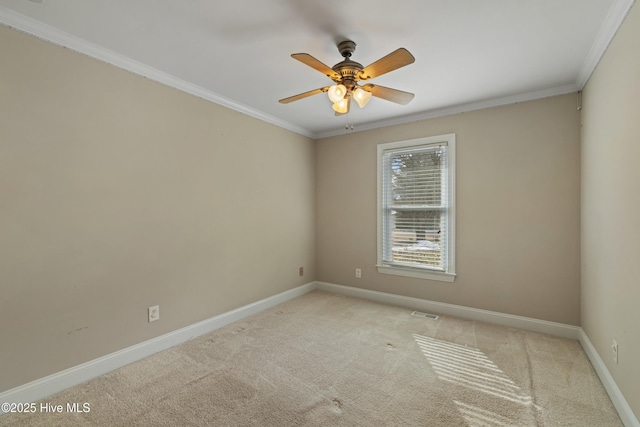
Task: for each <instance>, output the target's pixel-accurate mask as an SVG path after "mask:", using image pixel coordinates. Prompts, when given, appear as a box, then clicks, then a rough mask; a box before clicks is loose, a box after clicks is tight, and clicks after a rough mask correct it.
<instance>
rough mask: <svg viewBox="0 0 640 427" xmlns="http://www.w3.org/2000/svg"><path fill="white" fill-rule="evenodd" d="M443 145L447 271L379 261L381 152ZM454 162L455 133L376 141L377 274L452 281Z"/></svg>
mask: <svg viewBox="0 0 640 427" xmlns="http://www.w3.org/2000/svg"><path fill="white" fill-rule="evenodd" d="M442 143H446V144H447V162H448V163H447V173H448V176H447V185H448V188H447V190H448V191H447V194H448V196H449V200H448V202H449V203H448V206H449V207H448V211H447V212H448V216H447V219H448V222H447V224H448V230H447V231H448V235H447V239H446V241H447V244H448V248H447V255H448V258H447V271H437V270H432V269H428V268H420V267H409V266H405V265H397V264H390V263H386V262H384V261H383V238H384V236H383V221H384V206H383V205H382V204H383V194H382V192H383V188H384V186H383V182H382V180H383V154H384V153H385V152H387V151H394V150H406V149H407V148H417V147H421V146H426V145H436V144H442ZM455 165H456V135H455V134H453V133H452V134H446V135H438V136H432V137H427V138H418V139H411V140H407V141H398V142H390V143H385V144H378V179H377V182H378V202H377V206H378V231H377V234H378V260H377V264H376V267H377V269H378V272H379V273H384V274H395V275H399V276H408V277H414V278H420V279H430V280H439V281H443V282H453V281H454V280H455V277H456V272H455V271H456V269H455V241H456V234H455V230H456V222H455V219H456V214H455V212H456V210H455V202H456V195H455V189H456V183H455V177H456V173H455Z"/></svg>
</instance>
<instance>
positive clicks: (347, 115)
mask: <svg viewBox="0 0 640 427" xmlns="http://www.w3.org/2000/svg"><path fill="white" fill-rule="evenodd" d="M345 116H346V119H347V124H346V125H344V128H345V129H346V130H353V123H351V124H349V112H347V114H345Z"/></svg>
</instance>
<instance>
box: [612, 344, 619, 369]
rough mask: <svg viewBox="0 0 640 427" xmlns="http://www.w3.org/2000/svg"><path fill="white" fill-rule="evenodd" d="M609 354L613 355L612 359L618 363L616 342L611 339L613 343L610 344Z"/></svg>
mask: <svg viewBox="0 0 640 427" xmlns="http://www.w3.org/2000/svg"><path fill="white" fill-rule="evenodd" d="M611 355H612V356H613V361H614V362H615V363H616V365H617V364H618V343H617V342H616V340H613V344H611Z"/></svg>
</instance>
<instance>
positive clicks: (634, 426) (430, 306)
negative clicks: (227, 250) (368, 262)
mask: <svg viewBox="0 0 640 427" xmlns="http://www.w3.org/2000/svg"><path fill="white" fill-rule="evenodd" d="M316 288H317V289H319V290H323V291H327V292H333V293H336V294H342V295H348V296H352V297H357V298H362V299H367V300H371V301H376V302H380V303H385V304H393V305H399V306H403V307H408V308H415V309H418V310H421V311H427V312H431V313H433V314H445V315H449V316H455V317H459V318H461V319H469V320H477V321H481V322H488V323H495V324H499V325H502V326H507V327H512V328H518V329H524V330H526V331H532V332H539V333H543V334H549V335H554V336H558V337H562V338H569V339H575V340H579V341H580V344H581V345H582V348H583V349H584V351H585V353H586V354H587V357H588V358H589V360H590V361H591V364H592V365H593V367H594V368H595V370H596V373H597V374H598V377H599V378H600V381H601V382H602V384H603V385H604V388H605V390H607V393H608V394H609V398H610V399H611V401H612V402H613V405H614V406H615V408H616V410H617V411H618V415H619V416H620V419H621V420H622V422H623V423H624V425H625V426H626V427H640V423H638V419H637V418H636V417H635V415H634V414H633V411H632V410H631V407H630V406H629V404H628V403H627V401H626V399H625V398H624V396H623V395H622V392H621V391H620V389H619V388H618V385H617V384H616V382H615V381H614V380H613V377H612V376H611V374H610V373H609V371H608V370H607V367H606V366H605V364H604V362H603V361H602V359H601V358H600V355H599V354H598V352H597V351H596V349H595V347H593V345H592V344H591V341H590V340H589V337H588V336H587V334H586V333H585V332H584V330H583V329H582V328H581V327H578V326H571V325H565V324H562V323H555V322H548V321H545V320H538V319H532V318H529V317H522V316H514V315H511V314H504V313H498V312H495V311H488V310H480V309H477V308H471V307H464V306H460V305H453V304H446V303H442V302H436V301H429V300H423V299H419V298H411V297H405V296H401V295H395V294H388V293H384V292H378V291H371V290H368V289H362V288H354V287H350V286H343V285H336V284H333V283H326V282H316Z"/></svg>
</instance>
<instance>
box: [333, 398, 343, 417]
mask: <svg viewBox="0 0 640 427" xmlns="http://www.w3.org/2000/svg"><path fill="white" fill-rule="evenodd" d="M331 403H333V412H335V413H336V414H341V413H342V401H340V399H333V400H332V401H331Z"/></svg>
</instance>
